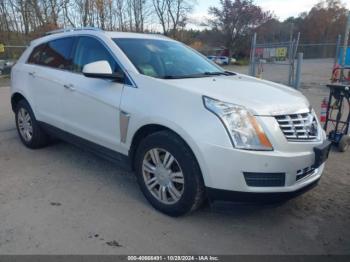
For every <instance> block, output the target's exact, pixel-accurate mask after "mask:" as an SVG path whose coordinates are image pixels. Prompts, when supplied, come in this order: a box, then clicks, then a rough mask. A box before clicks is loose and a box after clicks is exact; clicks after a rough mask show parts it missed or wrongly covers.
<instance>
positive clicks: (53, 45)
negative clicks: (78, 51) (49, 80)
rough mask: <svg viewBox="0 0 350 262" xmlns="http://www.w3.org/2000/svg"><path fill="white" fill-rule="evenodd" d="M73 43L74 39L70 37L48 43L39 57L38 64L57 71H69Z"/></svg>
mask: <svg viewBox="0 0 350 262" xmlns="http://www.w3.org/2000/svg"><path fill="white" fill-rule="evenodd" d="M73 42H74V39H73V38H72V37H68V38H62V39H56V40H53V41H50V42H48V43H47V45H46V48H45V50H44V52H43V53H42V55H41V58H40V64H42V65H45V66H49V67H53V68H58V69H65V70H71V69H72V57H71V54H72V48H73Z"/></svg>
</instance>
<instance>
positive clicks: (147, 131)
mask: <svg viewBox="0 0 350 262" xmlns="http://www.w3.org/2000/svg"><path fill="white" fill-rule="evenodd" d="M159 131H170V132H172V133H173V134H175V135H177V136H178V137H180V138H181V139H182V140H183V141H184V142H185V143H186V145H187V146H188V147H189V149H190V150H191V152H192V154H193V156H194V157H195V159H196V161H197V164H198V167H199V169H200V171H201V174H202V179H203V181H204V182H205V180H206V179H205V172H204V171H205V167H203V166H202V165H203V162H202V161H201V156H200V153H199V150H198V149H197V148H196V146H195V144H194V141H190V138H189V136H187V135H186V134H184V131H183V130H174V128H170V127H168V126H166V125H163V124H145V125H143V126H141V127H139V128H138V129H137V131H136V132H135V133H134V135H133V137H132V140H131V145H130V149H129V159H130V163H131V166H132V169H133V170H134V169H135V168H134V160H135V155H136V150H137V148H138V146H139V144H140V142H141V141H142V139H144V138H146V137H147V136H149V135H151V134H154V133H156V132H159Z"/></svg>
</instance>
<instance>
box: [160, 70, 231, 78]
mask: <svg viewBox="0 0 350 262" xmlns="http://www.w3.org/2000/svg"><path fill="white" fill-rule="evenodd" d="M221 75H223V76H231V75H236V74H235V73H232V72H229V71H222V72H221V71H218V72H204V73H199V74H192V75H182V76H173V75H166V76H163V77H162V78H163V79H183V78H200V77H209V76H221Z"/></svg>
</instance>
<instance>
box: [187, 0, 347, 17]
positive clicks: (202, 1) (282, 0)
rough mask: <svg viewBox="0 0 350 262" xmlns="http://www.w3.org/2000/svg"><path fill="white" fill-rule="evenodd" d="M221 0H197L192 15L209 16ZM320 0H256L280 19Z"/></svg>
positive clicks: (301, 10)
mask: <svg viewBox="0 0 350 262" xmlns="http://www.w3.org/2000/svg"><path fill="white" fill-rule="evenodd" d="M219 2H220V1H219V0H197V3H198V4H197V5H196V7H195V9H194V11H193V13H192V15H191V18H193V19H195V20H201V19H203V18H205V17H208V14H207V13H208V8H209V7H210V6H218V5H219ZM318 2H319V0H254V3H255V4H256V5H259V6H261V7H262V8H263V9H264V10H270V11H273V12H274V13H275V15H276V16H277V18H278V19H279V20H282V21H283V20H284V19H286V18H288V17H290V16H298V15H299V14H300V13H302V12H305V11H310V9H311V8H312V7H313V6H314V5H315V4H317V3H318ZM343 3H345V4H346V5H347V8H349V9H350V0H343Z"/></svg>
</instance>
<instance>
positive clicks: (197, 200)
mask: <svg viewBox="0 0 350 262" xmlns="http://www.w3.org/2000/svg"><path fill="white" fill-rule="evenodd" d="M157 155H158V157H157ZM172 157H173V158H172ZM157 158H158V161H157ZM154 160H155V161H154ZM155 162H156V163H155ZM170 163H171V164H170ZM134 165H135V171H136V176H137V180H138V183H139V186H140V188H141V190H142V192H143V194H144V195H145V197H146V199H147V200H148V201H149V202H150V203H151V205H152V206H153V207H154V208H155V209H157V210H159V211H161V212H163V213H165V214H167V215H169V216H174V217H177V216H181V215H184V214H186V213H189V212H191V211H194V210H196V209H197V208H199V207H200V206H201V204H202V203H203V201H204V195H205V194H204V183H203V179H202V174H201V171H200V168H199V165H198V163H197V160H196V158H195V157H194V155H193V153H192V151H191V149H190V148H189V147H188V145H187V144H186V143H185V142H184V141H183V140H182V139H181V138H180V137H179V136H178V135H176V134H174V133H173V132H170V131H160V132H157V133H154V134H151V135H149V136H147V137H146V138H144V139H143V140H142V141H141V143H140V145H139V147H138V148H137V151H136V156H135V162H134ZM181 175H182V176H181ZM152 180H153V181H152ZM146 181H147V182H146ZM157 183H158V184H157ZM147 184H148V185H147ZM155 184H157V185H155ZM174 189H176V190H174Z"/></svg>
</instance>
